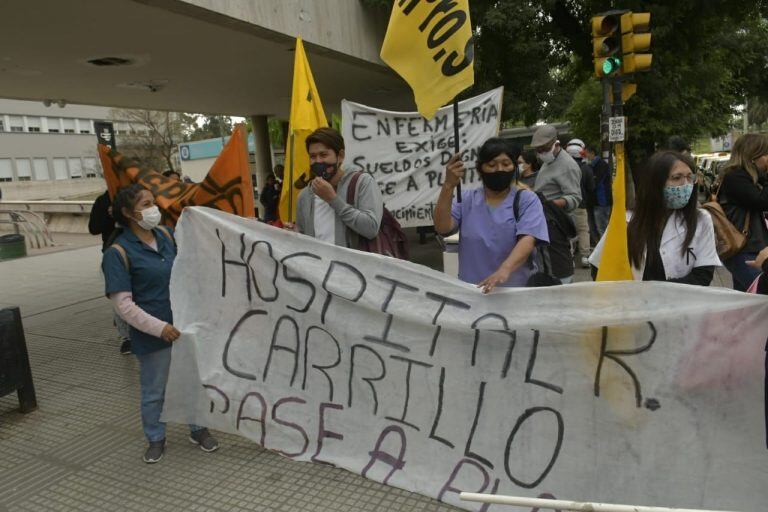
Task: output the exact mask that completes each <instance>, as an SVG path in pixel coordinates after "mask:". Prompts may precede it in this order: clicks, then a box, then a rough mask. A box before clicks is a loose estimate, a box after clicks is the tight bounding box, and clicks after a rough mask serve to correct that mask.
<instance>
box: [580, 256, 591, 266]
mask: <svg viewBox="0 0 768 512" xmlns="http://www.w3.org/2000/svg"><path fill="white" fill-rule="evenodd" d="M581 266H582V267H583V268H589V260H588V259H587V258H581Z"/></svg>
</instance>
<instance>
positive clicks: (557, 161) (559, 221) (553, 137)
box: [531, 125, 581, 284]
mask: <svg viewBox="0 0 768 512" xmlns="http://www.w3.org/2000/svg"><path fill="white" fill-rule="evenodd" d="M531 146H533V148H534V150H535V151H536V155H537V157H538V158H539V160H541V162H542V163H543V165H542V166H541V169H540V170H539V173H538V174H537V175H536V182H535V184H534V190H535V191H536V192H537V193H538V194H539V195H540V196H542V197H543V198H544V201H546V203H545V204H544V205H543V206H544V212H545V216H546V217H547V224H548V225H549V245H548V246H546V247H545V248H544V249H543V250H542V251H540V263H541V265H540V267H542V269H543V270H544V271H545V272H547V273H550V274H552V275H554V276H555V277H557V278H558V279H560V281H561V282H562V283H564V284H567V283H570V282H572V281H573V272H574V268H573V255H572V254H571V242H570V238H572V237H573V236H575V231H576V230H575V226H574V225H573V220H572V219H571V218H570V216H569V215H563V213H566V212H571V211H573V210H574V209H575V208H576V207H577V206H578V205H579V203H580V202H581V169H579V165H578V164H577V163H576V162H575V161H574V160H573V158H571V156H570V155H569V154H568V153H567V152H565V151H563V148H562V147H560V141H559V140H557V130H556V129H555V127H554V126H550V125H544V126H542V127H540V128H538V129H537V130H536V131H535V132H534V134H533V138H532V140H531ZM547 203H550V204H551V206H552V207H553V208H548V206H547ZM572 232H573V234H572Z"/></svg>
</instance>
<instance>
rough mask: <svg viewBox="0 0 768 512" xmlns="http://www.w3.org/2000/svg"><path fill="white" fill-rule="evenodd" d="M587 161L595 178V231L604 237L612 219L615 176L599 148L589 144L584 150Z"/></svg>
mask: <svg viewBox="0 0 768 512" xmlns="http://www.w3.org/2000/svg"><path fill="white" fill-rule="evenodd" d="M584 154H585V157H586V159H587V162H588V163H589V165H590V166H591V167H592V174H593V176H594V180H595V196H594V199H595V204H594V206H593V207H592V216H593V217H594V222H595V231H596V232H597V233H596V234H597V237H596V238H598V239H600V238H602V236H603V234H604V233H605V230H606V229H607V228H608V221H609V220H611V209H612V208H613V189H612V187H613V178H612V177H611V169H610V167H608V163H607V162H606V161H605V160H603V159H602V158H600V154H599V153H598V152H597V148H595V146H592V145H587V147H586V148H585V150H584Z"/></svg>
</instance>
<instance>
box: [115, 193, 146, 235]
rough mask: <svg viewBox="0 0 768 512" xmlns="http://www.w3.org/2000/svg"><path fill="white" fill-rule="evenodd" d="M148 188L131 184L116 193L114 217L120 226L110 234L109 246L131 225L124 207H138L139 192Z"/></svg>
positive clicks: (131, 209) (128, 208)
mask: <svg viewBox="0 0 768 512" xmlns="http://www.w3.org/2000/svg"><path fill="white" fill-rule="evenodd" d="M143 190H146V189H145V188H144V187H142V186H141V185H138V184H133V185H129V186H127V187H123V188H121V189H120V190H118V191H117V194H115V199H114V200H113V201H112V218H113V219H115V222H117V224H118V226H117V229H115V230H114V231H113V232H112V235H110V237H109V240H107V247H109V246H110V245H112V243H113V242H114V241H115V239H116V238H117V237H118V236H120V234H121V233H122V232H123V231H124V230H125V228H127V227H128V226H130V225H131V221H130V220H129V219H128V218H127V217H126V216H125V214H124V213H123V208H125V209H127V210H130V211H133V209H134V208H135V207H136V202H137V201H138V200H139V194H140V193H141V192H142V191H143Z"/></svg>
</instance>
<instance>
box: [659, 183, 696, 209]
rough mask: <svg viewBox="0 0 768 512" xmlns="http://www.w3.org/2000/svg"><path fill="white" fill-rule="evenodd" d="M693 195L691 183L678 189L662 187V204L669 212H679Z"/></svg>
mask: <svg viewBox="0 0 768 512" xmlns="http://www.w3.org/2000/svg"><path fill="white" fill-rule="evenodd" d="M691 194H693V183H686V184H685V185H680V186H679V187H664V204H665V205H666V206H667V208H669V209H670V210H679V209H680V208H682V207H684V206H685V205H687V204H688V201H689V200H690V199H691Z"/></svg>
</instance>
